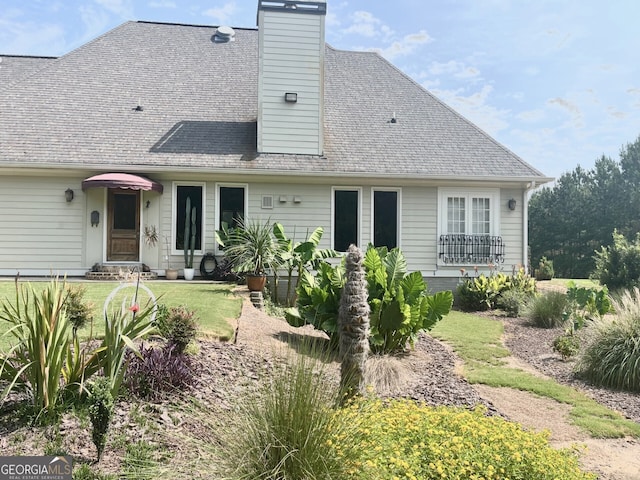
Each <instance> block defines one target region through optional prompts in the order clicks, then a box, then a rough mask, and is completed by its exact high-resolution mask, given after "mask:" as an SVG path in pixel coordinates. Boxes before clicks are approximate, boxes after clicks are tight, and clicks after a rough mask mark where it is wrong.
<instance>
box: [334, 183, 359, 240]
mask: <svg viewBox="0 0 640 480" xmlns="http://www.w3.org/2000/svg"><path fill="white" fill-rule="evenodd" d="M332 200H333V204H332V209H333V248H334V249H335V250H337V251H339V252H346V251H347V250H348V249H349V245H351V244H354V245H360V189H358V188H345V189H338V188H335V189H334V190H333V199H332Z"/></svg>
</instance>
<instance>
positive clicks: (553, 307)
mask: <svg viewBox="0 0 640 480" xmlns="http://www.w3.org/2000/svg"><path fill="white" fill-rule="evenodd" d="M568 306H569V301H568V299H567V295H566V294H565V293H563V292H558V291H551V292H547V293H545V294H543V295H539V296H536V297H534V298H533V300H532V301H531V302H530V303H529V305H528V307H527V313H526V315H527V317H528V318H529V320H530V321H531V323H532V324H533V325H535V326H536V327H540V328H556V327H560V326H562V325H563V324H564V322H565V321H566V318H565V311H566V310H567V308H568Z"/></svg>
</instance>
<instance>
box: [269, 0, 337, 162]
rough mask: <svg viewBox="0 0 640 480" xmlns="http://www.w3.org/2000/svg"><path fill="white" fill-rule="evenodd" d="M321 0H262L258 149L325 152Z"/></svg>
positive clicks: (322, 15)
mask: <svg viewBox="0 0 640 480" xmlns="http://www.w3.org/2000/svg"><path fill="white" fill-rule="evenodd" d="M326 12H327V4H326V2H325V1H324V0H321V1H303V0H298V1H295V0H281V1H276V0H273V1H272V0H259V1H258V32H259V37H258V38H259V43H258V48H259V58H258V152H259V153H290V154H306V155H322V152H323V130H324V48H325V44H324V22H325V15H326Z"/></svg>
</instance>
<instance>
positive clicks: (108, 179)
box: [82, 173, 163, 193]
mask: <svg viewBox="0 0 640 480" xmlns="http://www.w3.org/2000/svg"><path fill="white" fill-rule="evenodd" d="M100 187H103V188H123V189H125V190H153V191H154V192H158V193H162V190H163V187H162V184H161V183H158V182H154V181H153V180H149V179H148V178H145V177H141V176H139V175H131V174H130V173H101V174H100V175H94V176H93V177H89V178H87V179H85V180H83V181H82V190H86V189H87V188H100Z"/></svg>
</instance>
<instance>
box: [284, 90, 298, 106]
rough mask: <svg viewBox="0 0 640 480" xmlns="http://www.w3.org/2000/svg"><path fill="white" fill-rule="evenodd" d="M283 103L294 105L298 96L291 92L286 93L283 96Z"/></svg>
mask: <svg viewBox="0 0 640 480" xmlns="http://www.w3.org/2000/svg"><path fill="white" fill-rule="evenodd" d="M284 101H285V102H288V103H296V102H297V101H298V94H297V93H293V92H287V93H285V94H284Z"/></svg>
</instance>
